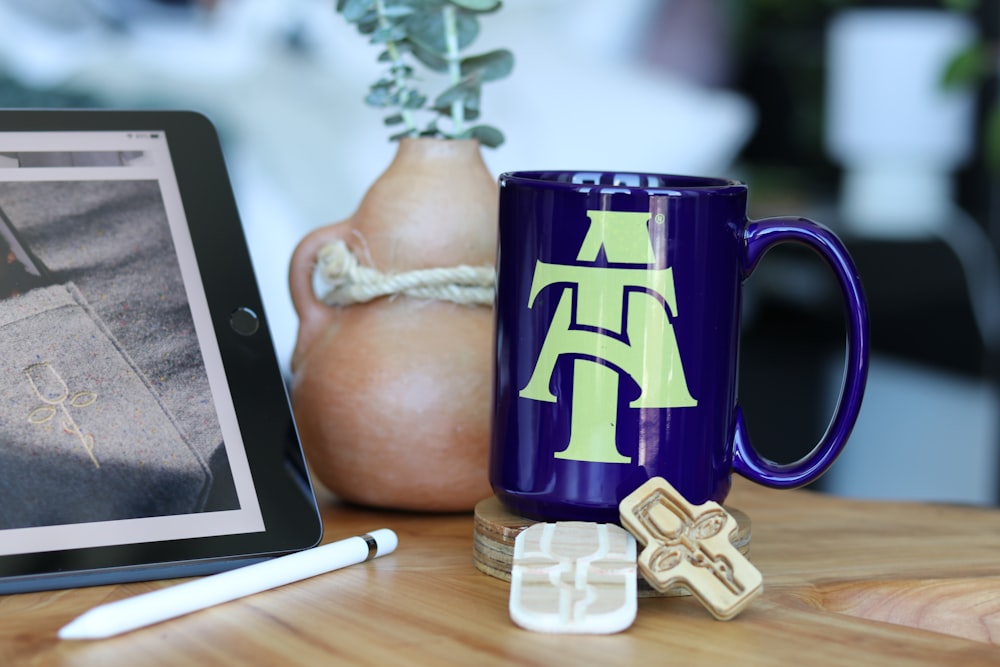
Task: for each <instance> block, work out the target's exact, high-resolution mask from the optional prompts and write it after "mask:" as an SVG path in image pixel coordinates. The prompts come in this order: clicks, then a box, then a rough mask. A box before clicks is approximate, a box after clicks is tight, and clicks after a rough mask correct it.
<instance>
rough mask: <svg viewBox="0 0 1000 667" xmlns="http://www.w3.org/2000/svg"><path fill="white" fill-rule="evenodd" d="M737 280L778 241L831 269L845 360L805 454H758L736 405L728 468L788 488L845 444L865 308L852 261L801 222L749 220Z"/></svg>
mask: <svg viewBox="0 0 1000 667" xmlns="http://www.w3.org/2000/svg"><path fill="white" fill-rule="evenodd" d="M744 241H745V244H746V245H745V251H744V265H743V279H744V280H746V279H747V278H749V277H750V274H751V273H753V270H754V269H755V268H756V266H757V264H758V262H759V261H760V259H761V257H763V256H764V254H765V253H766V252H767V251H768V250H770V249H771V248H772V247H774V246H776V245H778V244H780V243H799V244H802V245H805V246H807V247H809V248H812V249H813V250H815V251H816V252H817V253H818V254H819V255H820V257H822V258H823V260H824V261H825V262H826V263H827V264H828V265H829V266H830V268H831V269H832V270H833V273H834V276H835V278H836V280H837V284H838V285H839V287H840V291H841V294H842V295H843V297H844V302H845V304H846V306H847V309H846V313H847V355H846V356H847V358H846V363H845V370H844V379H843V383H842V384H841V387H840V397H839V399H838V400H837V407H836V409H835V410H834V413H833V418H832V419H831V420H830V424H829V426H828V427H827V429H826V432H825V433H824V434H823V437H822V438H821V439H820V441H819V443H818V444H817V445H816V446H815V447H814V448H813V449H812V451H811V452H809V453H808V454H806V455H805V456H804V457H802V458H801V459H799V460H798V461H795V462H794V463H788V464H779V463H775V462H773V461H770V460H768V459H766V458H764V457H763V456H761V455H760V454H759V453H758V452H757V450H755V449H754V447H753V443H752V442H751V441H750V434H749V432H748V430H747V425H746V420H745V419H744V417H743V411H742V409H741V408H740V407H739V406H737V407H736V423H735V433H734V436H733V470H734V471H735V472H737V473H739V474H740V475H742V476H743V477H746V478H748V479H750V480H752V481H754V482H757V483H759V484H763V485H764V486H770V487H773V488H779V489H789V488H794V487H797V486H802V485H803V484H808V483H809V482H811V481H813V480H815V479H816V478H818V477H819V476H820V475H822V474H823V473H824V472H826V470H827V468H829V467H830V466H831V465H832V464H833V462H834V461H835V460H836V458H837V456H839V455H840V452H841V450H842V449H843V448H844V445H845V444H846V443H847V439H848V437H849V436H850V435H851V430H852V429H853V428H854V423H855V421H857V418H858V412H859V411H860V409H861V399H862V397H863V396H864V393H865V382H866V380H867V377H868V350H869V340H868V306H867V304H866V302H865V296H864V292H863V291H862V288H861V279H860V277H859V276H858V273H857V269H856V268H855V266H854V262H853V261H852V260H851V257H850V255H849V254H848V253H847V249H846V248H845V247H844V245H843V243H841V241H840V239H838V238H837V236H836V235H835V234H834V233H833V232H831V231H830V230H829V229H827V228H826V227H824V226H823V225H821V224H819V223H817V222H813V221H812V220H809V219H807V218H766V219H763V220H753V221H751V222H750V224H749V225H748V226H747V228H746V231H745V232H744Z"/></svg>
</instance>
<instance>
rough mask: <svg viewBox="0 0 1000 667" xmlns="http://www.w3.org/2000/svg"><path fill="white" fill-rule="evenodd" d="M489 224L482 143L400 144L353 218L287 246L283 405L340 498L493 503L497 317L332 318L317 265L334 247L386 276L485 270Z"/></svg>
mask: <svg viewBox="0 0 1000 667" xmlns="http://www.w3.org/2000/svg"><path fill="white" fill-rule="evenodd" d="M496 215H497V185H496V180H495V179H494V178H493V177H492V176H491V175H490V173H489V171H488V169H487V168H486V165H485V163H484V162H483V159H482V154H481V152H480V148H479V144H478V143H477V142H475V141H471V140H468V141H464V140H463V141H456V140H441V139H426V138H420V139H403V140H402V141H401V142H400V145H399V148H398V150H397V152H396V155H395V157H394V159H393V161H392V162H391V164H390V165H389V166H388V168H387V169H386V170H385V172H383V173H382V175H381V176H380V177H379V178H378V179H377V180H376V181H375V183H373V184H372V186H371V188H370V189H369V190H368V192H367V193H366V194H365V196H364V198H363V199H362V201H361V203H360V205H359V207H358V209H357V210H356V212H355V213H354V214H353V215H352V216H351V217H349V218H347V219H346V220H343V221H341V222H338V223H335V224H332V225H328V226H325V227H321V228H319V229H316V230H314V231H313V232H311V233H310V234H308V235H307V236H306V237H305V238H304V239H302V241H301V242H300V243H299V245H298V247H297V248H296V250H295V252H294V254H293V257H292V261H291V266H290V287H291V292H292V300H293V303H294V305H295V309H296V312H297V314H298V316H299V333H298V339H297V342H296V348H295V352H294V354H293V357H292V383H291V397H292V405H293V408H294V412H295V418H296V423H297V426H298V429H299V434H300V437H301V439H302V445H303V449H304V450H305V453H306V457H307V459H308V461H309V464H310V467H311V469H312V472H313V475H314V477H315V478H316V479H317V480H318V481H319V482H321V483H322V484H323V485H324V486H326V487H327V488H328V489H329V490H330V491H332V492H333V493H334V494H335V495H337V496H338V497H340V498H342V499H344V500H347V501H350V502H354V503H359V504H363V505H368V506H375V507H385V508H396V509H407V510H422V511H460V510H468V509H471V508H472V507H474V506H475V503H476V502H478V501H479V500H481V499H483V498H485V497H487V496H489V495H491V493H492V492H491V490H490V486H489V482H488V478H487V464H488V456H489V414H490V410H489V404H490V400H491V397H490V392H491V390H490V373H491V359H492V322H493V316H492V308H490V307H488V306H485V307H484V306H482V305H467V304H459V303H454V302H451V301H442V300H435V299H422V298H414V297H411V296H407V295H405V294H404V295H390V296H384V297H380V298H377V299H374V300H372V301H369V302H366V303H355V304H351V305H344V306H328V305H326V304H325V303H324V302H323V301H321V300H320V299H319V298H318V297H317V296H316V293H315V291H314V286H313V272H314V267H315V264H316V261H317V260H316V258H317V253H319V252H320V251H321V249H322V248H323V247H324V246H326V245H327V244H330V243H332V242H335V241H342V242H344V243H345V244H346V245H347V247H348V248H349V249H350V250H351V251H352V253H353V255H354V256H355V257H356V258H357V260H358V262H359V263H360V264H361V265H363V266H366V267H371V268H374V269H377V270H378V271H380V272H382V273H385V274H397V273H403V272H408V271H414V270H420V269H431V268H439V267H451V266H457V265H469V266H489V267H492V265H493V263H494V260H495V244H496Z"/></svg>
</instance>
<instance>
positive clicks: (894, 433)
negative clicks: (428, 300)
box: [0, 0, 1000, 505]
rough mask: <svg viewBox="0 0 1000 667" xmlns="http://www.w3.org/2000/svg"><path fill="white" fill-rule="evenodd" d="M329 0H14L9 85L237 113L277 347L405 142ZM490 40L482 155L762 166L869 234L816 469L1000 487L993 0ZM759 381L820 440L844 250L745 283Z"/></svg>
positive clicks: (764, 423)
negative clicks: (851, 367)
mask: <svg viewBox="0 0 1000 667" xmlns="http://www.w3.org/2000/svg"><path fill="white" fill-rule="evenodd" d="M334 4H335V3H334V1H333V0H282V1H281V2H274V1H273V0H0V25H2V26H3V28H4V31H3V32H4V39H3V40H2V41H0V107H115V108H177V109H196V110H199V111H201V112H203V113H205V114H207V115H208V116H209V117H211V118H212V120H213V121H214V122H215V123H216V125H217V127H218V128H219V131H220V133H221V136H222V139H223V144H224V150H225V152H226V158H227V162H228V165H229V169H230V172H231V175H232V179H233V183H234V188H235V192H236V197H237V202H238V204H239V207H240V212H241V215H242V217H243V221H244V226H245V228H246V232H247V237H248V241H249V244H250V249H251V254H252V256H253V260H254V265H255V270H256V271H257V274H258V280H259V282H260V285H261V289H262V292H263V295H264V301H265V307H266V308H267V312H268V317H269V320H270V323H271V326H272V328H273V331H274V335H275V345H276V347H277V351H278V354H279V358H280V359H281V361H282V363H283V364H284V365H285V368H286V369H287V363H288V359H289V357H290V355H291V350H292V347H293V345H294V338H295V333H296V330H297V322H296V317H295V314H294V311H293V310H292V307H291V301H290V299H289V297H288V290H287V281H286V274H287V265H288V260H289V257H290V256H291V253H292V249H293V248H294V247H295V244H296V243H297V242H298V240H299V239H300V238H301V237H302V236H303V235H304V234H305V233H306V232H308V231H309V230H310V229H312V228H314V227H317V226H320V225H322V224H326V223H328V222H332V221H335V220H340V219H342V218H344V217H347V216H348V215H350V214H351V213H352V212H353V210H354V208H355V207H356V206H357V204H358V202H359V201H360V199H361V197H362V195H363V194H364V192H365V190H366V189H367V187H368V185H369V184H370V183H371V182H372V181H374V180H375V178H377V177H378V175H379V173H380V172H381V171H382V170H383V169H384V168H385V166H386V165H388V163H389V161H390V159H391V158H392V155H393V152H394V150H395V145H394V144H392V143H390V142H389V141H388V140H387V137H388V135H389V134H390V131H388V130H387V129H386V128H385V127H384V126H383V124H382V120H381V119H382V113H380V111H378V110H375V109H371V108H369V107H366V106H365V105H364V104H363V103H362V99H363V98H364V96H365V95H366V93H367V90H368V86H369V85H370V84H371V83H372V82H374V81H375V80H376V79H377V78H378V77H379V75H380V74H381V71H382V70H381V67H380V66H379V64H378V63H376V61H375V58H376V56H377V54H378V50H377V49H376V48H375V47H373V46H372V45H370V44H368V43H367V40H366V38H363V37H361V36H359V35H358V34H357V33H356V32H355V30H354V28H353V26H351V25H349V24H347V23H346V21H344V20H343V18H342V17H341V16H339V15H338V14H336V13H335V11H334ZM481 25H482V32H481V35H480V37H479V39H478V40H477V41H476V42H475V44H474V45H473V50H475V51H486V50H489V49H491V48H499V47H506V48H509V49H511V50H512V51H513V52H514V54H515V57H516V59H517V60H516V65H515V70H514V73H513V74H512V75H511V76H510V77H508V78H507V79H504V80H502V81H499V82H495V83H489V84H487V85H486V86H485V87H484V92H483V98H484V99H483V120H484V121H485V122H488V123H490V124H493V125H496V126H498V127H500V128H501V129H502V130H503V132H504V133H505V135H506V137H507V141H506V143H505V144H504V145H503V146H501V147H500V148H499V149H496V150H486V151H485V159H486V161H487V164H488V165H489V167H490V169H491V170H492V171H493V172H495V173H497V174H499V173H500V172H502V171H506V170H511V169H549V168H581V169H591V168H593V169H620V170H652V171H659V172H680V173H689V174H702V175H713V176H730V177H737V178H741V179H744V180H746V181H747V182H748V183H749V185H750V187H751V193H752V199H751V211H750V213H751V217H762V216H767V215H785V214H793V215H805V216H809V217H812V218H815V219H817V220H820V221H822V222H824V223H825V224H827V225H828V226H830V227H831V228H833V229H834V230H835V231H836V232H837V233H838V234H839V235H840V236H841V238H843V239H844V240H845V242H846V243H847V244H848V246H849V248H850V250H851V252H852V254H853V255H854V257H855V259H856V261H857V264H858V266H859V270H860V272H861V276H862V279H863V281H864V283H865V287H866V291H867V293H868V298H869V302H870V308H871V316H872V336H873V343H874V349H873V358H872V367H871V374H870V378H869V384H868V391H867V394H866V398H865V404H864V407H863V409H862V415H861V418H860V419H859V422H858V426H857V428H856V430H855V433H854V436H853V437H852V440H851V443H850V444H849V446H848V448H847V450H846V451H845V454H844V455H843V456H842V457H841V459H840V460H839V461H838V462H837V463H836V464H835V466H834V467H833V469H832V470H831V471H830V472H829V473H828V474H827V475H826V476H825V477H824V478H823V479H822V480H821V481H820V482H819V483H818V484H817V485H816V487H817V488H818V489H820V490H824V491H828V492H831V493H837V494H841V495H847V496H855V497H862V498H895V499H920V500H935V501H945V502H955V503H972V504H983V505H997V504H1000V393H998V382H1000V363H998V361H1000V354H998V350H1000V269H998V261H997V257H998V253H997V249H998V247H1000V100H998V93H997V71H998V69H1000V50H998V47H997V45H998V33H1000V1H998V0H909V1H904V0H880V1H876V0H868V1H851V0H815V1H814V2H801V1H800V0H617V1H616V2H607V1H606V0H604V1H602V0H505V2H504V8H503V9H502V10H501V11H500V12H499V13H496V14H493V15H489V16H486V17H483V19H482V22H481ZM744 326H745V331H744V337H743V348H742V366H741V380H740V383H741V387H740V393H741V400H742V402H743V404H744V407H745V410H746V412H747V417H748V420H749V424H750V429H751V433H752V435H753V438H754V441H755V443H756V444H757V446H758V448H760V449H761V450H762V451H764V452H765V453H766V454H767V455H768V456H770V457H771V458H774V459H776V460H791V459H794V458H796V457H798V456H799V455H801V454H802V453H803V452H804V451H807V450H808V449H809V448H811V446H812V445H813V443H814V442H816V441H817V440H818V438H819V437H820V435H821V434H822V432H823V431H824V429H825V428H826V423H827V420H828V418H829V414H830V413H831V411H832V409H833V402H834V401H835V396H836V393H837V390H838V388H839V383H840V379H841V375H842V372H843V341H844V326H843V323H842V313H841V306H840V301H839V297H838V296H837V294H836V293H835V287H834V285H833V283H832V278H831V277H830V275H829V273H828V271H827V270H826V269H825V267H824V266H822V265H821V264H820V263H819V262H818V261H817V260H816V259H815V258H814V257H812V256H811V255H810V254H809V253H808V252H803V251H800V250H797V249H794V248H782V249H779V250H776V251H774V252H773V253H771V254H770V255H769V256H768V258H767V261H765V262H764V263H763V264H762V265H761V267H760V268H759V269H758V271H757V272H756V273H755V274H754V276H753V277H752V278H751V279H750V281H749V282H748V284H747V291H746V303H745V320H744Z"/></svg>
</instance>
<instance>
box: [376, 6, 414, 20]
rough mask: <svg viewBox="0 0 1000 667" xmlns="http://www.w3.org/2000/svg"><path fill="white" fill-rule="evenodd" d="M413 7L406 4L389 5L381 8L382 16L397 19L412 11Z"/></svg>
mask: <svg viewBox="0 0 1000 667" xmlns="http://www.w3.org/2000/svg"><path fill="white" fill-rule="evenodd" d="M414 11H416V10H414V9H413V7H409V6H407V5H390V6H388V7H386V8H385V9H384V10H382V16H384V17H386V18H390V19H399V18H402V17H404V16H409V15H410V14H413V13H414Z"/></svg>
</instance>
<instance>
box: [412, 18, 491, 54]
mask: <svg viewBox="0 0 1000 667" xmlns="http://www.w3.org/2000/svg"><path fill="white" fill-rule="evenodd" d="M455 22H456V24H457V25H456V36H457V38H458V48H459V50H461V49H464V48H465V47H467V46H468V45H469V44H471V43H472V41H473V40H474V39H476V37H477V36H478V35H479V21H478V20H477V19H476V17H475V16H473V15H472V14H468V13H466V12H461V11H459V12H456V17H455ZM403 23H405V24H406V30H407V36H408V38H409V39H410V40H411V41H413V42H416V43H418V44H420V45H421V46H422V47H424V48H425V49H427V50H429V51H432V52H434V53H441V54H443V53H447V52H448V39H447V36H446V35H445V25H444V15H443V14H442V13H440V12H435V13H429V14H421V13H416V14H412V15H411V16H408V17H406V18H405V19H403Z"/></svg>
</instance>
